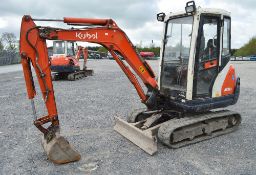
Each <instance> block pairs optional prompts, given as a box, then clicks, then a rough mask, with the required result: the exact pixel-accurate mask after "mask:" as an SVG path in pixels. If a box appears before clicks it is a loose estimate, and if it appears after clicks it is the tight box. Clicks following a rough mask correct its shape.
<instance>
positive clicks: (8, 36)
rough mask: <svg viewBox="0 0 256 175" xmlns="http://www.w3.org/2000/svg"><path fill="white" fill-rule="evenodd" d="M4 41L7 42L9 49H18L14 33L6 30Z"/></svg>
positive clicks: (3, 36)
mask: <svg viewBox="0 0 256 175" xmlns="http://www.w3.org/2000/svg"><path fill="white" fill-rule="evenodd" d="M2 41H4V42H5V43H6V49H7V50H15V49H16V45H15V43H16V36H15V35H14V33H9V32H5V33H3V34H2Z"/></svg>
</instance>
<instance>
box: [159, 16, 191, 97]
mask: <svg viewBox="0 0 256 175" xmlns="http://www.w3.org/2000/svg"><path fill="white" fill-rule="evenodd" d="M192 24H193V17H192V16H187V17H181V18H175V19H170V20H169V21H168V24H167V28H166V35H165V46H164V52H163V60H162V65H163V66H162V74H161V91H162V92H163V93H164V94H165V95H170V96H177V95H180V92H183V95H184V93H185V92H186V85H187V68H188V59H189V52H190V42H191V38H192V37H191V36H192ZM172 93H174V94H172Z"/></svg>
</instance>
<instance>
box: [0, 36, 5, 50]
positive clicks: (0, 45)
mask: <svg viewBox="0 0 256 175" xmlns="http://www.w3.org/2000/svg"><path fill="white" fill-rule="evenodd" d="M3 49H4V45H3V42H2V37H0V51H2V50H3Z"/></svg>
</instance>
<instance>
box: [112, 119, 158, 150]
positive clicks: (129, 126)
mask: <svg viewBox="0 0 256 175" xmlns="http://www.w3.org/2000/svg"><path fill="white" fill-rule="evenodd" d="M115 118H116V124H115V126H114V130H115V131H117V132H118V133H120V134H121V135H122V136H124V137H125V138H127V139H128V140H130V141H131V142H133V143H134V144H135V145H137V146H139V147H140V148H141V149H143V150H144V151H145V152H147V153H148V154H150V155H153V154H154V153H155V152H157V138H156V136H155V132H154V130H155V129H156V128H155V127H152V128H150V129H147V130H141V129H139V128H138V127H137V126H139V125H141V122H137V123H128V122H126V121H124V120H122V119H120V118H117V117H115Z"/></svg>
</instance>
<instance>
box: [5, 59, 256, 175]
mask: <svg viewBox="0 0 256 175" xmlns="http://www.w3.org/2000/svg"><path fill="white" fill-rule="evenodd" d="M233 63H234V65H235V67H236V68H237V71H238V74H239V75H240V77H241V94H240V98H239V101H238V103H237V104H236V105H234V106H231V107H229V109H232V110H235V111H238V112H240V113H241V115H242V118H243V120H242V124H241V126H240V127H239V130H238V131H236V132H234V133H230V134H228V135H224V136H220V137H217V138H214V139H211V140H207V141H204V142H200V143H197V144H193V145H189V146H186V147H183V148H180V149H168V148H167V147H165V146H163V145H161V144H160V143H159V144H158V153H157V154H156V155H154V156H150V155H148V154H147V153H145V152H144V151H143V150H141V149H140V148H138V147H137V146H135V145H134V144H132V143H131V142H130V141H128V140H126V139H125V138H123V137H122V136H121V135H119V134H118V133H117V132H115V131H114V130H113V126H114V123H115V122H114V116H121V117H122V118H124V119H125V116H126V115H127V114H129V113H130V112H131V111H132V110H133V109H136V108H140V107H143V105H142V104H141V102H140V99H139V97H138V95H137V93H136V90H135V89H134V88H133V86H132V84H131V83H130V82H129V81H128V79H127V78H126V76H125V74H124V73H123V72H122V71H121V69H120V68H119V67H118V65H117V64H116V63H115V62H114V61H113V60H89V62H88V67H89V68H93V70H94V72H95V73H94V76H91V77H86V78H84V79H81V80H78V81H56V82H54V88H55V96H56V101H57V107H58V112H59V119H60V124H61V133H62V135H63V136H65V137H66V138H67V139H68V140H69V142H70V143H72V145H73V146H74V147H75V148H76V149H77V150H78V151H79V152H80V153H81V155H82V159H81V160H80V161H78V162H75V163H70V164H66V165H54V164H53V163H51V162H49V161H48V160H47V157H46V155H45V154H44V152H43V149H42V147H41V143H40V139H41V134H40V132H39V131H38V130H37V129H36V127H35V126H34V125H33V124H32V123H33V117H32V110H31V106H30V101H29V100H28V99H27V94H26V89H25V83H24V80H23V73H22V72H21V71H20V69H19V68H18V67H17V65H14V66H13V67H12V66H9V67H8V69H5V70H3V69H4V67H0V72H1V71H2V72H1V74H0V87H1V88H0V115H1V118H0V148H1V151H0V157H1V160H0V174H1V175H2V174H3V175H7V174H8V175H9V174H22V175H23V174H38V175H41V174H42V175H45V174H50V175H52V174H54V175H57V174H59V175H62V174H123V175H124V174H174V175H175V174H177V175H180V174H186V175H187V174H188V175H189V174H191V175H192V174H197V175H201V174H210V175H212V174H220V175H222V174H223V175H224V174H232V175H233V174H234V175H253V174H256V166H255V165H256V132H255V126H256V116H255V114H256V107H255V106H256V105H255V104H256V100H255V97H256V81H255V75H256V62H233ZM150 65H152V66H153V68H154V70H155V71H156V73H158V72H157V70H158V61H150ZM12 69H15V72H13V70H12ZM6 70H8V72H9V73H4V72H6ZM37 91H38V94H39V95H38V96H37V98H36V108H37V113H38V115H39V116H43V115H44V114H46V112H45V109H44V106H43V102H42V99H41V96H40V91H39V88H38V85H37Z"/></svg>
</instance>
